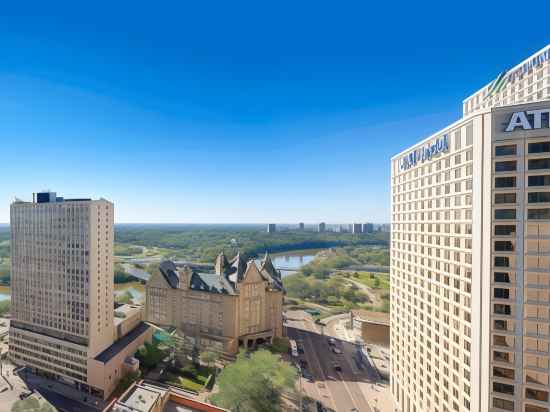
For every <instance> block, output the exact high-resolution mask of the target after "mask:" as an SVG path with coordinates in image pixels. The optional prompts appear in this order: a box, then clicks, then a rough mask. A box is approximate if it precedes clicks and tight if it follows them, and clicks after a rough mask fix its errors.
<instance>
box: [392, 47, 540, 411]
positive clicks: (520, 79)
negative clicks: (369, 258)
mask: <svg viewBox="0 0 550 412" xmlns="http://www.w3.org/2000/svg"><path fill="white" fill-rule="evenodd" d="M549 62H550V45H549V46H547V47H545V48H544V49H543V50H541V51H540V52H538V53H536V54H535V55H533V56H531V57H529V58H528V59H526V60H525V61H523V62H521V63H520V64H519V65H517V66H516V67H514V68H512V69H511V70H509V71H507V72H504V73H502V74H501V75H499V76H498V77H497V78H496V79H495V80H494V81H493V82H492V83H490V84H489V85H487V86H485V87H484V88H482V89H481V90H480V91H479V92H477V93H475V94H474V95H473V96H472V97H470V98H468V99H466V100H465V101H464V116H463V118H461V119H460V120H458V121H456V122H454V123H453V124H451V125H449V126H447V127H445V128H444V129H442V130H441V131H439V132H437V133H435V134H433V135H431V136H429V137H427V138H426V139H423V140H421V141H420V142H418V143H417V144H415V145H413V146H411V147H410V148H408V149H406V150H404V151H403V152H401V153H400V154H398V155H396V156H394V157H393V158H392V160H391V169H392V172H391V182H392V187H391V211H392V220H391V252H390V255H391V270H390V276H391V390H392V394H393V397H394V401H395V404H396V407H397V409H398V410H400V411H402V412H436V411H437V412H441V411H457V412H470V411H472V412H480V411H481V412H489V411H491V412H496V411H513V412H548V411H550V402H549V398H550V393H549V392H550V390H549V388H550V364H549V362H550V355H549V353H550V352H549V348H550V281H549V279H550V237H549V234H550V64H549Z"/></svg>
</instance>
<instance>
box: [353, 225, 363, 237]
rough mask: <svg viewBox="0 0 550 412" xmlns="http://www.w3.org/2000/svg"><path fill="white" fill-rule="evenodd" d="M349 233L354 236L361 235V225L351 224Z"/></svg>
mask: <svg viewBox="0 0 550 412" xmlns="http://www.w3.org/2000/svg"><path fill="white" fill-rule="evenodd" d="M351 233H354V234H356V235H358V234H361V233H363V225H362V224H361V223H353V224H352V225H351Z"/></svg>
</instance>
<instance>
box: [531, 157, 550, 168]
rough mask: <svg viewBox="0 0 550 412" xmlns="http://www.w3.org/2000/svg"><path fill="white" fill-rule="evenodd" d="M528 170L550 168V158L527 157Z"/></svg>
mask: <svg viewBox="0 0 550 412" xmlns="http://www.w3.org/2000/svg"><path fill="white" fill-rule="evenodd" d="M528 167H529V170H540V169H550V159H529V161H528Z"/></svg>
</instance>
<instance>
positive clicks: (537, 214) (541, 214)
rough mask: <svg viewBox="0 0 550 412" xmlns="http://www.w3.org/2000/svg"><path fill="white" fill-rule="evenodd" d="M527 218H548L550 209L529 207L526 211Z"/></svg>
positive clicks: (549, 217)
mask: <svg viewBox="0 0 550 412" xmlns="http://www.w3.org/2000/svg"><path fill="white" fill-rule="evenodd" d="M527 219H529V220H542V219H550V209H548V208H545V209H529V210H528V211H527Z"/></svg>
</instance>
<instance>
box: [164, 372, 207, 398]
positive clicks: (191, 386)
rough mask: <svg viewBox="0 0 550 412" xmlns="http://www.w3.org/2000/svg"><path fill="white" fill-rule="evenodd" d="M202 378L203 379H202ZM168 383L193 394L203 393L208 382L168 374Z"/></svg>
mask: <svg viewBox="0 0 550 412" xmlns="http://www.w3.org/2000/svg"><path fill="white" fill-rule="evenodd" d="M201 378H202V377H201ZM165 382H166V383H168V384H170V385H174V386H178V387H181V388H183V389H186V390H188V391H193V392H197V393H198V392H201V391H202V388H203V387H204V385H205V384H206V380H203V379H200V380H199V379H195V380H194V379H190V378H188V377H186V376H181V375H175V374H173V373H170V372H168V373H167V374H166V380H165Z"/></svg>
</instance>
